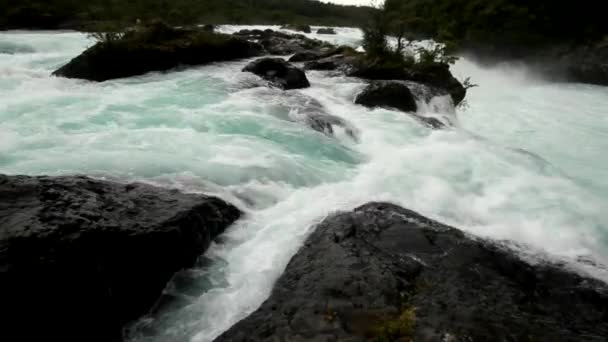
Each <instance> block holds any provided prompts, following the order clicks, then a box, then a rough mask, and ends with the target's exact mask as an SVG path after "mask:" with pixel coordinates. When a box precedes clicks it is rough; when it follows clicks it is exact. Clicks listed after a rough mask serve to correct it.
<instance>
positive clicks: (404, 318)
mask: <svg viewBox="0 0 608 342" xmlns="http://www.w3.org/2000/svg"><path fill="white" fill-rule="evenodd" d="M415 329H416V308H415V307H413V306H408V307H406V308H404V309H403V310H402V311H401V313H400V315H399V317H397V318H395V319H391V320H387V321H384V322H382V324H380V325H379V326H378V327H377V328H376V334H375V335H376V336H375V339H374V341H375V342H393V341H407V339H410V340H411V339H412V338H413V336H414V332H415Z"/></svg>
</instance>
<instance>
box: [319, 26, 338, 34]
mask: <svg viewBox="0 0 608 342" xmlns="http://www.w3.org/2000/svg"><path fill="white" fill-rule="evenodd" d="M317 34H336V30H334V29H333V28H331V27H327V28H320V29H318V30H317Z"/></svg>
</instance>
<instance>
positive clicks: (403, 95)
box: [355, 81, 418, 112]
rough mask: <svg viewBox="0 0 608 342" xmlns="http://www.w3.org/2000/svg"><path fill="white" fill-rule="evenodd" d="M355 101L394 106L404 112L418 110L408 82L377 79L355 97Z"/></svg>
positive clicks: (385, 106)
mask: <svg viewBox="0 0 608 342" xmlns="http://www.w3.org/2000/svg"><path fill="white" fill-rule="evenodd" d="M355 103H356V104H360V105H363V106H366V107H370V108H374V107H384V108H394V109H397V110H401V111H404V112H416V110H417V109H418V106H417V105H416V98H415V97H414V94H412V92H411V91H410V88H409V86H408V84H407V83H406V82H401V81H376V82H372V83H371V84H370V85H368V86H367V87H366V88H365V89H364V90H363V92H361V93H360V94H359V95H357V97H356V98H355Z"/></svg>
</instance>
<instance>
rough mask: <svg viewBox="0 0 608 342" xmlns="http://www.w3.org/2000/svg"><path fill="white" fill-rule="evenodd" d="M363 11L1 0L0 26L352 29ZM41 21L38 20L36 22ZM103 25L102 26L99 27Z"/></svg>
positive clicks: (272, 0)
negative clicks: (162, 24) (154, 22)
mask: <svg viewBox="0 0 608 342" xmlns="http://www.w3.org/2000/svg"><path fill="white" fill-rule="evenodd" d="M371 11H372V9H371V8H369V7H357V6H339V5H333V4H325V3H321V2H318V1H313V0H289V1H285V0H129V1H125V0H88V1H73V0H4V1H2V2H0V13H5V16H4V18H0V27H1V26H3V25H2V22H4V26H10V25H13V26H15V25H18V24H23V25H25V26H24V27H27V26H28V25H29V24H32V25H34V24H36V23H38V25H44V24H47V25H46V26H53V24H56V25H57V26H61V25H68V26H70V25H73V24H81V25H96V24H97V23H107V22H112V23H114V24H115V25H116V26H119V25H122V26H126V25H132V24H133V23H134V22H135V21H136V20H137V19H140V20H142V21H149V20H152V19H161V20H163V21H165V22H167V23H169V24H172V25H189V24H200V23H205V24H286V23H290V24H298V23H306V24H318V25H331V26H356V25H358V24H359V23H360V22H361V21H363V20H364V18H366V17H367V16H368V14H369V13H370V12H371ZM41 18H42V19H44V20H42V23H41ZM104 25H105V24H104Z"/></svg>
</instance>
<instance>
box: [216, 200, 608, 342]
mask: <svg viewBox="0 0 608 342" xmlns="http://www.w3.org/2000/svg"><path fill="white" fill-rule="evenodd" d="M606 291H607V289H606V285H605V284H599V283H598V282H596V281H593V280H589V279H585V278H583V277H581V276H578V275H576V274H572V273H569V272H567V271H565V270H563V269H561V268H559V267H557V266H554V265H551V264H539V265H536V266H532V265H530V264H528V263H526V262H523V261H522V260H521V259H519V258H518V257H517V256H515V255H514V252H512V251H510V250H508V249H507V248H505V247H502V246H499V245H496V244H494V243H491V242H487V241H482V240H477V239H473V238H471V237H468V236H467V235H465V234H464V233H462V232H460V231H458V230H456V229H454V228H451V227H448V226H445V225H442V224H440V223H438V222H435V221H433V220H430V219H428V218H426V217H423V216H421V215H419V214H417V213H415V212H412V211H410V210H407V209H403V208H401V207H398V206H395V205H392V204H386V203H371V204H367V205H365V206H362V207H360V208H358V209H355V210H354V211H352V212H347V213H342V214H337V215H335V216H331V217H329V218H327V219H326V220H325V221H324V222H322V223H321V224H320V225H319V226H318V227H317V228H316V230H315V232H314V233H313V234H312V235H311V236H310V237H309V238H308V240H307V241H306V243H305V245H304V246H303V247H302V248H301V250H300V251H299V252H298V253H297V254H296V256H295V257H294V258H293V259H292V260H291V262H290V263H289V265H288V266H287V269H286V271H285V273H284V274H283V276H281V278H280V279H279V280H278V282H277V283H276V285H275V287H274V289H273V291H272V294H271V296H270V298H269V299H268V300H267V301H266V302H264V304H262V306H261V307H260V308H259V309H258V310H257V311H255V312H254V313H253V314H251V315H250V316H249V317H247V318H245V319H244V320H242V321H241V322H239V323H237V324H236V325H235V326H233V327H232V328H231V329H230V330H229V331H227V332H226V333H224V334H223V335H222V336H220V337H219V338H217V339H216V341H217V342H223V341H230V342H241V341H350V342H359V341H361V342H363V341H416V342H420V341H422V342H424V341H437V342H439V341H452V342H460V341H462V342H475V341H480V342H485V341H547V342H555V341H597V342H599V341H605V338H606V336H608V319H607V318H608V293H607V292H606Z"/></svg>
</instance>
